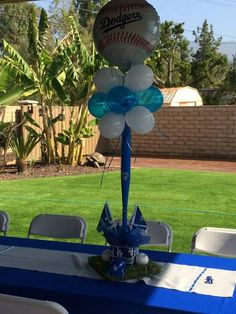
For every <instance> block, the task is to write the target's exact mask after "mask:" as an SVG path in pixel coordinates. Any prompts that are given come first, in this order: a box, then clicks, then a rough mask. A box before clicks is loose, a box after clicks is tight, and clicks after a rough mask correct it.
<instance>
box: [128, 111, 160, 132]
mask: <svg viewBox="0 0 236 314" xmlns="http://www.w3.org/2000/svg"><path fill="white" fill-rule="evenodd" d="M125 120H126V123H127V124H128V126H129V127H130V128H131V129H132V130H133V131H134V132H136V133H138V134H145V133H148V132H150V131H151V130H152V129H153V128H154V126H155V118H154V116H153V114H152V113H151V112H150V111H149V110H148V109H147V108H145V107H143V106H136V107H133V108H132V109H131V110H130V111H129V112H127V113H126V115H125Z"/></svg>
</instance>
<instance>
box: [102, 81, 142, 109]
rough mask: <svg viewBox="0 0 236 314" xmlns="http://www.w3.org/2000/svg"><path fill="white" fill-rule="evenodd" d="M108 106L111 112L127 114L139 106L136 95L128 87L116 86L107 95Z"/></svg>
mask: <svg viewBox="0 0 236 314" xmlns="http://www.w3.org/2000/svg"><path fill="white" fill-rule="evenodd" d="M107 105H108V107H109V109H110V111H112V112H115V113H119V114H125V113H126V112H128V111H130V110H131V109H132V108H133V107H134V106H135V105H137V99H136V94H135V93H134V92H132V91H131V90H130V89H129V88H127V87H124V86H116V87H114V88H112V89H111V90H110V91H109V93H108V95H107Z"/></svg>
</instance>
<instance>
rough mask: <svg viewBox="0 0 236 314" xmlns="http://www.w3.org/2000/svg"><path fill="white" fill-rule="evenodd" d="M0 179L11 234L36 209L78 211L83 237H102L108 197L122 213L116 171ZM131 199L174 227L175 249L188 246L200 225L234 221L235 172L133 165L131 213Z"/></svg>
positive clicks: (0, 203) (21, 232)
mask: <svg viewBox="0 0 236 314" xmlns="http://www.w3.org/2000/svg"><path fill="white" fill-rule="evenodd" d="M100 181H101V174H96V175H84V176H73V177H57V178H42V179H28V180H15V181H1V182H0V190H1V194H0V208H1V209H3V210H6V211H7V212H8V213H9V214H10V217H11V227H10V231H9V233H8V234H9V235H10V236H21V237H25V236H26V234H27V230H28V226H29V223H30V221H31V219H32V218H33V217H34V216H35V215H36V214H38V213H60V214H71V215H81V216H82V217H84V218H85V219H86V221H87V223H88V236H87V241H86V242H87V243H104V240H103V237H102V236H101V235H100V234H98V233H97V231H96V225H97V222H98V219H99V216H100V213H101V210H102V208H103V204H104V202H105V201H106V200H107V201H108V202H109V204H110V207H111V209H112V213H113V217H115V218H121V189H120V172H109V173H106V174H105V177H104V181H103V187H102V188H100ZM135 204H138V205H139V206H140V209H141V210H142V212H143V215H144V218H146V219H147V220H162V221H165V222H167V223H168V224H170V225H171V226H172V228H173V231H174V244H173V251H176V252H180V251H181V252H189V247H190V242H191V235H192V234H193V232H194V231H196V230H197V229H198V228H200V227H203V226H215V227H221V226H222V227H228V228H234V227H235V226H236V175H235V174H229V173H214V172H212V173H209V172H193V171H180V170H163V169H162V170H160V169H134V170H132V178H131V187H130V200H129V214H131V212H132V210H133V207H134V205H135Z"/></svg>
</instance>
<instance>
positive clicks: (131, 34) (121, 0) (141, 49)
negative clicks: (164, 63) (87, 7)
mask: <svg viewBox="0 0 236 314" xmlns="http://www.w3.org/2000/svg"><path fill="white" fill-rule="evenodd" d="M159 37H160V18H159V16H158V14H157V12H156V10H155V9H154V8H153V6H151V5H150V4H149V3H148V2H146V1H145V0H111V1H109V2H108V3H107V4H106V5H105V6H104V7H102V9H101V10H100V11H99V13H98V14H97V16H96V19H95V23H94V28H93V39H94V42H95V45H96V47H97V50H98V52H99V53H100V54H101V55H102V56H103V57H104V58H105V59H106V60H107V61H108V62H109V63H111V64H113V65H117V66H118V67H120V68H122V69H125V70H127V69H129V68H130V66H131V65H133V64H139V63H142V62H143V61H144V60H145V59H147V57H148V56H149V55H150V54H151V53H152V52H153V51H154V50H155V48H156V45H157V43H158V41H159Z"/></svg>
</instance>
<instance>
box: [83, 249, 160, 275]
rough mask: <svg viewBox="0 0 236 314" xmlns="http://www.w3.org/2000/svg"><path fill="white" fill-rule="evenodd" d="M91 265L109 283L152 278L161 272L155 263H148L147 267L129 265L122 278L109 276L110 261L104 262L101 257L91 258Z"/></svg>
mask: <svg viewBox="0 0 236 314" xmlns="http://www.w3.org/2000/svg"><path fill="white" fill-rule="evenodd" d="M88 260H89V264H90V265H91V266H92V267H93V268H94V269H95V270H96V272H97V273H98V274H99V275H101V276H102V277H103V278H104V279H106V280H109V281H121V280H122V281H123V280H129V279H139V278H142V277H150V276H153V275H156V274H158V273H159V272H160V270H161V267H160V266H159V265H157V264H156V263H154V262H153V261H150V260H149V262H148V264H146V265H138V264H133V265H128V266H127V268H126V270H125V274H124V276H123V277H122V278H117V277H113V276H110V275H109V274H108V268H109V261H108V262H107V261H103V260H102V258H101V256H97V255H96V256H90V257H89V258H88Z"/></svg>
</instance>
